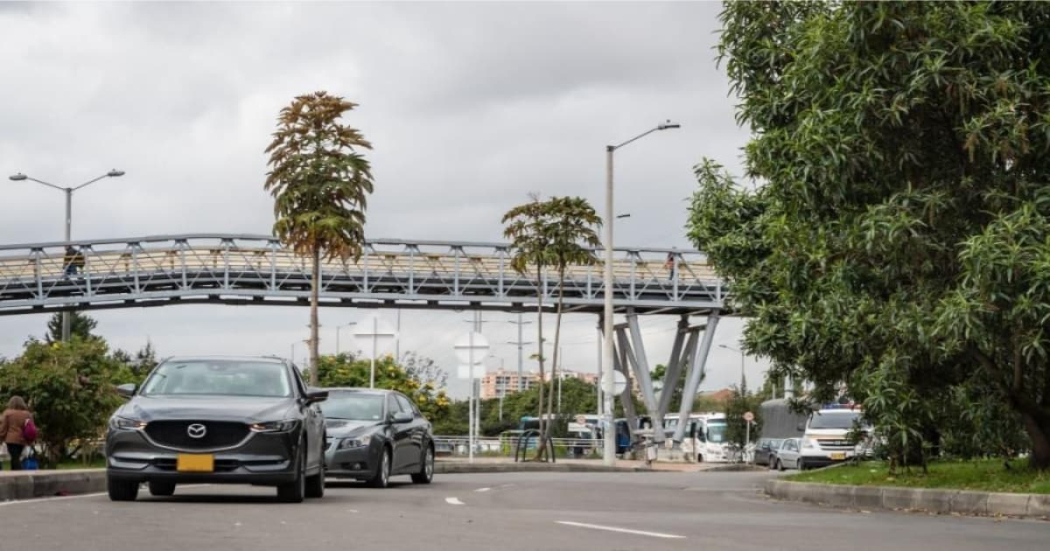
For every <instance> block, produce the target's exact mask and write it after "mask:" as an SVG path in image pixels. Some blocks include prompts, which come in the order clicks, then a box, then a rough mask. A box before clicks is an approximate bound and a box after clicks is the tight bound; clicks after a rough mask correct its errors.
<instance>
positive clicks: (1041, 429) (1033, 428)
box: [1021, 412, 1050, 471]
mask: <svg viewBox="0 0 1050 551" xmlns="http://www.w3.org/2000/svg"><path fill="white" fill-rule="evenodd" d="M1021 420H1022V421H1023V422H1024V430H1025V432H1027V433H1028V438H1029V439H1030V440H1031V441H1032V453H1031V455H1029V456H1028V465H1029V466H1030V467H1031V468H1033V469H1036V470H1040V471H1045V470H1047V469H1050V423H1047V422H1045V421H1046V420H1045V419H1043V420H1042V421H1043V422H1042V423H1041V422H1040V419H1039V418H1037V416H1035V415H1032V414H1030V413H1027V412H1021Z"/></svg>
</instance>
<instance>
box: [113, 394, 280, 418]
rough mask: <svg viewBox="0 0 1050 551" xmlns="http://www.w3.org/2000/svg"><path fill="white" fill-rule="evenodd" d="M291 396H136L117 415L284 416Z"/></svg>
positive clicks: (143, 416)
mask: <svg viewBox="0 0 1050 551" xmlns="http://www.w3.org/2000/svg"><path fill="white" fill-rule="evenodd" d="M294 405H295V401H294V400H292V399H291V398H251V397H230V396H194V397H189V396H178V397H175V396H155V397H154V396H136V397H135V398H132V400H131V401H130V402H128V403H127V404H124V406H123V407H121V408H120V409H119V410H117V415H119V416H121V417H127V418H130V419H139V420H142V421H146V422H150V421H161V420H166V419H176V420H205V419H211V420H219V421H241V422H247V423H257V422H265V421H276V420H281V419H285V417H286V414H287V413H288V410H290V409H292V408H293V407H294Z"/></svg>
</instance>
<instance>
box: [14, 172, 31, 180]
mask: <svg viewBox="0 0 1050 551" xmlns="http://www.w3.org/2000/svg"><path fill="white" fill-rule="evenodd" d="M10 178H11V180H13V181H15V182H21V181H22V180H25V179H27V178H29V176H26V175H25V174H22V173H21V172H19V173H18V174H14V175H12V176H11V177H10Z"/></svg>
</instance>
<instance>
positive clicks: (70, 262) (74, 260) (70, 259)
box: [62, 245, 84, 276]
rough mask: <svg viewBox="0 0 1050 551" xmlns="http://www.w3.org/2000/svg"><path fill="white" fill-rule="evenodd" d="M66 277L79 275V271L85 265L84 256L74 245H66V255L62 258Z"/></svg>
mask: <svg viewBox="0 0 1050 551" xmlns="http://www.w3.org/2000/svg"><path fill="white" fill-rule="evenodd" d="M62 263H63V264H64V265H65V274H66V276H71V275H77V269H78V268H80V266H83V264H84V255H82V254H80V251H78V250H77V249H76V247H74V246H72V245H66V254H65V256H64V257H63V258H62Z"/></svg>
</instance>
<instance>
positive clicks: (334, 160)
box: [264, 92, 373, 384]
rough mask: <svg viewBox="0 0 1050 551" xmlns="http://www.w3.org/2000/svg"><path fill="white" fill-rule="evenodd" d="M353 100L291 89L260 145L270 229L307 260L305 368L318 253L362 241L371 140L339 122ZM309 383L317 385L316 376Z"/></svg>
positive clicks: (313, 347)
mask: <svg viewBox="0 0 1050 551" xmlns="http://www.w3.org/2000/svg"><path fill="white" fill-rule="evenodd" d="M355 107H357V104H355V103H353V102H350V101H347V100H346V99H344V98H342V97H339V96H333V95H329V94H328V93H327V92H315V93H313V94H308V95H303V96H298V97H296V98H295V100H294V101H293V102H292V103H291V105H289V106H288V107H285V108H284V109H282V110H281V113H280V116H279V117H278V119H277V131H276V132H274V134H273V141H272V142H271V143H270V145H269V147H267V148H266V153H269V154H270V160H269V166H270V172H269V173H268V174H267V177H266V183H265V186H264V187H265V189H266V190H267V191H269V192H270V194H271V195H273V197H274V214H275V215H276V218H277V221H276V222H275V223H274V226H273V231H274V234H275V235H276V236H277V237H279V238H280V239H281V241H282V242H283V243H285V244H287V245H289V246H291V247H292V248H293V249H294V250H295V252H296V253H297V254H300V255H304V256H308V257H309V258H310V259H311V261H312V277H311V293H310V366H311V368H312V369H311V370H310V372H311V373H313V374H316V373H317V361H318V346H319V339H318V325H319V323H318V312H317V303H318V294H319V292H320V271H321V259H322V258H329V259H331V258H340V259H342V260H347V259H351V258H352V259H354V261H356V260H357V259H358V258H360V256H361V250H362V246H363V244H364V239H365V236H364V228H365V209H366V207H367V198H368V195H369V194H370V193H372V189H373V181H372V171H371V166H370V164H369V162H368V160H367V159H365V157H364V156H363V155H362V154H361V153H360V152H359V150H361V149H371V147H372V145H371V144H370V143H369V142H368V141H366V140H365V138H364V136H363V135H362V134H361V132H360V131H358V130H357V129H356V128H353V127H352V126H349V125H347V124H344V123H343V122H342V121H341V119H342V117H343V115H344V114H345V113H347V112H348V111H351V110H352V109H354V108H355ZM310 383H311V384H317V379H316V375H312V376H311V380H310Z"/></svg>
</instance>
